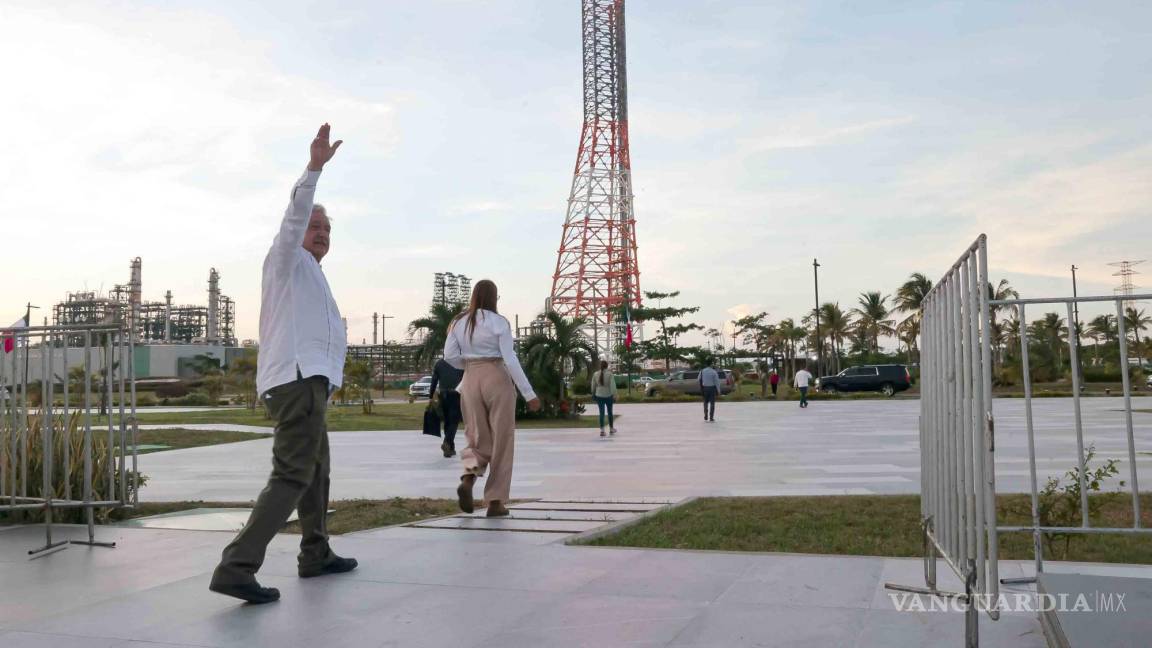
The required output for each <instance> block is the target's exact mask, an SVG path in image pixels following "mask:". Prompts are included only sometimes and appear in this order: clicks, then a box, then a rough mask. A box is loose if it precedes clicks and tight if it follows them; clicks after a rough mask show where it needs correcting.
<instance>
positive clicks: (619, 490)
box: [140, 397, 1152, 501]
mask: <svg viewBox="0 0 1152 648" xmlns="http://www.w3.org/2000/svg"><path fill="white" fill-rule="evenodd" d="M1133 400H1134V407H1135V408H1138V409H1143V410H1149V411H1152V398H1147V397H1141V398H1135V399H1133ZM1081 404H1082V408H1083V420H1084V439H1085V445H1090V444H1094V445H1095V447H1096V450H1097V458H1098V460H1102V459H1107V458H1116V459H1119V460H1120V464H1119V467H1120V471H1121V472H1120V476H1119V477H1118V478H1117V479H1116V481H1115V482H1114V483H1116V484H1118V482H1119V480H1120V479H1123V480H1125V481H1127V480H1128V465H1129V464H1128V452H1127V441H1126V432H1125V425H1124V415H1123V400H1122V399H1120V398H1085V399H1082V401H1081ZM1033 407H1034V419H1035V424H1036V444H1037V461H1038V469H1039V471H1040V483H1041V484H1043V481H1044V477H1045V475H1061V474H1063V473H1064V472H1065V471H1067V470H1068V469H1070V468H1072V467H1073V466H1074V465H1075V464H1076V437H1075V428H1074V419H1073V403H1072V400H1071V399H1069V398H1040V399H1036V400H1034V401H1033ZM994 411H995V413H996V479H997V490H998V491H1000V492H1026V491H1027V490H1028V453H1027V437H1026V434H1025V427H1024V401H1023V400H1022V399H997V400H996V402H995V406H994ZM617 412H618V413H619V414H620V419H619V421H618V424H617V425H618V428H619V430H620V433H619V434H618V435H617V436H616V437H613V438H607V439H602V438H600V436H599V433H598V431H597V430H595V429H561V430H542V429H537V430H520V431H518V432H517V438H516V446H517V447H516V468H515V475H514V479H513V484H512V491H513V496H514V497H517V498H537V497H551V498H563V497H585V498H625V497H656V498H665V499H679V498H682V497H688V496H701V495H834V494H871V493H917V492H919V490H920V459H919V436H918V417H919V401H918V400H914V399H907V400H905V399H897V400H856V401H853V400H838V401H816V402H813V403H812V405H811V407H809V408H808V409H804V410H801V409H800V408H798V407H797V406H796V403H794V402H773V401H767V402H743V403H736V402H721V403H720V405H719V408H718V411H717V421H716V422H715V423H707V422H705V421H704V420H703V416H702V414H701V409H700V407H699V406H698V405H695V404H691V403H669V404H633V405H627V404H624V405H620V406H618V407H617ZM1133 416H1134V423H1135V439H1136V447H1137V450H1138V451H1142V452H1143V454H1139V455H1138V456H1137V466H1138V468H1139V471H1140V472H1139V474H1140V477H1141V480H1142V481H1143V483H1144V484H1152V454H1148V453H1150V452H1152V413H1147V412H1136V413H1135V414H1134V415H1133ZM246 429H248V428H246ZM251 429H255V428H251ZM330 438H331V447H332V471H333V473H332V497H333V498H334V499H348V498H386V497H452V496H453V489H454V488H455V485H456V483H457V480H458V478H459V470H460V466H459V460H458V459H444V458H443V457H441V456H440V453H439V448H438V442H437V441H436V439H433V438H431V437H427V436H424V435H422V434H420V433H419V432H418V431H415V430H413V431H407V432H405V431H390V432H332V433H330ZM459 441H460V443H461V444H462V443H463V439H462V438H461V439H459ZM270 461H271V440H270V439H260V440H255V441H247V442H242V443H231V444H226V445H218V446H210V447H203V448H192V449H187V450H175V451H169V452H161V453H155V454H147V455H141V456H140V467H141V470H142V471H143V472H144V473H145V474H147V475H148V477H149V481H148V485H147V486H146V487H145V488H144V489H143V490H142V491H141V498H142V499H145V500H150V501H171V500H189V499H192V500H205V501H248V500H250V499H252V498H254V497H255V496H256V494H257V493H258V492H259V491H260V489H261V488H262V487H263V485H264V482H265V480H266V479H267V475H268V471H269V469H270Z"/></svg>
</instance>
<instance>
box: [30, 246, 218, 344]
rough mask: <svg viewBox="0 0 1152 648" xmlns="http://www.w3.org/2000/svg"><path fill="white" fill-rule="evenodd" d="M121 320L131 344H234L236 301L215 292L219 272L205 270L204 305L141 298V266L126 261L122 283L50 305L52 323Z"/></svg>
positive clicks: (72, 295)
mask: <svg viewBox="0 0 1152 648" xmlns="http://www.w3.org/2000/svg"><path fill="white" fill-rule="evenodd" d="M116 321H121V322H127V323H128V324H129V326H130V327H131V328H132V330H133V333H134V339H135V340H136V343H137V344H203V345H209V346H236V333H235V331H236V303H235V302H234V301H232V299H231V298H230V297H228V296H226V295H223V294H221V293H220V273H219V272H217V271H216V269H215V268H212V269H211V270H209V271H208V303H207V305H206V306H204V305H189V304H173V303H172V291H171V290H169V291H167V292H166V293H165V294H164V301H148V302H146V301H144V300H143V262H142V261H141V259H140V257H136V258H135V259H132V262H131V265H130V275H129V280H128V283H127V284H117V285H116V286H114V287H113V288H112V290H110V291H108V294H107V295H104V296H101V295H98V294H97V293H95V292H88V291H82V292H70V293H68V296H67V298H66V299H65V300H64V301H62V302H59V303H57V304H56V305H55V306H53V307H52V323H53V324H54V325H57V326H59V325H73V324H103V323H108V322H116Z"/></svg>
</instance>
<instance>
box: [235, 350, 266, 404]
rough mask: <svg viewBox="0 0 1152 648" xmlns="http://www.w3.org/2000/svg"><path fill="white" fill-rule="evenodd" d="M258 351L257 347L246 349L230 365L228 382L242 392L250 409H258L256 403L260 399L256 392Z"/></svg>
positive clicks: (244, 401)
mask: <svg viewBox="0 0 1152 648" xmlns="http://www.w3.org/2000/svg"><path fill="white" fill-rule="evenodd" d="M257 353H258V352H257V350H256V349H244V351H243V353H241V354H240V355H239V356H237V357H236V358H235V359H234V360H232V363H231V364H229V365H228V375H227V383H228V385H229V386H230V387H231V388H232V389H235V390H236V392H237V393H239V394H240V399H241V401H242V402H243V403H244V404H245V405H246V406H247V407H248V409H250V410H254V409H256V403H257V401H259V400H260V398H259V395H258V394H257V393H256V356H257Z"/></svg>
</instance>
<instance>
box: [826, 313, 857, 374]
mask: <svg viewBox="0 0 1152 648" xmlns="http://www.w3.org/2000/svg"><path fill="white" fill-rule="evenodd" d="M820 328H821V329H822V330H824V331H826V332H827V334H828V341H829V342H830V343H831V347H832V355H833V357H834V358H835V363H834V365H835V373H840V357H841V355H842V354H843V352H844V338H846V337H848V333H849V331H850V330H851V328H852V320H851V318H849V317H848V315H847V314H845V313H844V311H843V310H842V309H841V308H840V302H835V303H833V302H828V303H826V304H824V305H823V306H821V307H820Z"/></svg>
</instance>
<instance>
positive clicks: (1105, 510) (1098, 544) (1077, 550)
mask: <svg viewBox="0 0 1152 648" xmlns="http://www.w3.org/2000/svg"><path fill="white" fill-rule="evenodd" d="M1093 497H1095V498H1100V499H1101V500H1102V506H1101V511H1100V515H1099V519H1096V520H1094V521H1093V525H1094V526H1105V525H1107V526H1131V525H1132V507H1131V499H1129V498H1128V497H1124V496H1122V495H1116V494H1099V495H1093ZM1140 501H1141V513H1142V517H1143V518H1144V525H1145V526H1148V525H1152V511H1150V508H1152V494H1142V495H1141V498H1140ZM1028 502H1029V497H1028V495H1002V496H1000V498H999V508H1000V510H1001V512H1000V514H999V524H1000V525H1001V526H1017V525H1022V524H1029V523H1030V517H1029V515H1028V514H1027V513H1026V512H1027V511H1028ZM589 544H593V545H601V546H623V547H656V548H666V549H713V550H722V551H774V552H792V553H816V554H842V555H858V556H896V557H919V556H921V555H922V551H923V550H922V548H921V536H920V497H919V496H918V495H853V496H825V497H723V498H706V499H700V500H697V501H695V502H693V503H691V504H688V505H686V506H682V507H679V508H676V509H673V510H671V511H667V512H664V513H660V514H657V515H655V516H653V517H651V518H649V519H647V520H645V521H643V522H640V523H639V524H636V525H635V526H631V527H628V528H626V529H624V530H623V531H621V532H620V533H619V534H616V535H612V536H608V537H604V538H599V539H597V540H593V541H591V542H590V543H589ZM1055 546H1056V551H1055V552H1053V551H1052V550H1051V549H1050V548H1049V547H1048V546H1045V558H1046V559H1051V560H1073V561H1086V562H1120V563H1152V537H1149V536H1142V537H1130V536H1122V535H1098V536H1088V537H1084V538H1074V539H1073V540H1072V542H1071V544H1070V545H1069V549H1068V553H1067V555H1066V556H1065V555H1063V547H1064V541H1063V540H1062V539H1060V540H1057V541H1056V543H1055ZM1000 557H1001V558H1004V559H1020V560H1030V559H1031V558H1032V534H1031V533H1002V534H1000Z"/></svg>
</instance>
